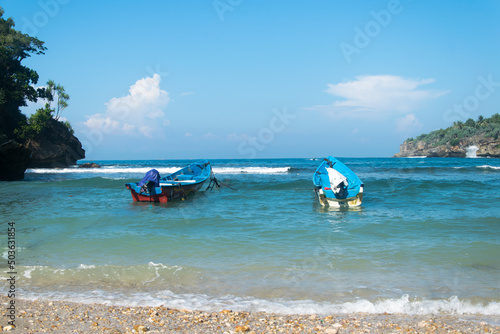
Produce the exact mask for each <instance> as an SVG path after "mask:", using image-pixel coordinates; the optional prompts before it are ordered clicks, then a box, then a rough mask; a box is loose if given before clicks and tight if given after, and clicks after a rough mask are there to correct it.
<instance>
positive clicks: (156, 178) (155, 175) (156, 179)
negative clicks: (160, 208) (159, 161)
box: [137, 169, 160, 187]
mask: <svg viewBox="0 0 500 334" xmlns="http://www.w3.org/2000/svg"><path fill="white" fill-rule="evenodd" d="M149 181H151V182H153V183H154V186H155V187H159V186H160V173H159V172H158V171H157V170H156V169H151V170H150V171H148V172H147V173H146V175H145V176H144V177H143V178H142V180H141V181H140V182H139V183H138V184H137V185H138V186H139V187H142V186H143V185H146V186H147V185H148V182H149Z"/></svg>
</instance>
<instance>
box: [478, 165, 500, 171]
mask: <svg viewBox="0 0 500 334" xmlns="http://www.w3.org/2000/svg"><path fill="white" fill-rule="evenodd" d="M477 168H480V169H488V170H495V171H500V167H499V166H490V165H482V166H477Z"/></svg>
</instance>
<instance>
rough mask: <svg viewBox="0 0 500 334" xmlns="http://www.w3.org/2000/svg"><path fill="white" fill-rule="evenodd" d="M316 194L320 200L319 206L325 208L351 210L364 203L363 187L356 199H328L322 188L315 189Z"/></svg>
mask: <svg viewBox="0 0 500 334" xmlns="http://www.w3.org/2000/svg"><path fill="white" fill-rule="evenodd" d="M314 192H315V193H316V196H317V198H318V201H319V204H321V205H322V206H324V207H330V208H349V207H356V206H360V205H361V203H362V202H363V187H361V189H360V191H359V192H358V194H357V195H356V196H354V197H349V198H344V199H338V198H331V197H327V196H326V195H325V193H324V191H323V189H322V188H315V189H314Z"/></svg>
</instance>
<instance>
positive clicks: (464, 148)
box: [394, 134, 500, 158]
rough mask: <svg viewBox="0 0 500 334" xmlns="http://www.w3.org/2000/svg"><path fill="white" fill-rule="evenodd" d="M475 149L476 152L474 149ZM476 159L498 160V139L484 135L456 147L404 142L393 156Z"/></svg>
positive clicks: (464, 141) (499, 142) (462, 142)
mask: <svg viewBox="0 0 500 334" xmlns="http://www.w3.org/2000/svg"><path fill="white" fill-rule="evenodd" d="M474 146H475V147H477V150H476V149H475V147H474ZM473 151H476V152H475V155H476V156H477V157H492V158H500V138H499V139H494V138H493V137H485V136H484V134H480V135H476V136H472V137H469V138H464V139H462V140H461V141H460V143H459V144H458V145H455V146H451V145H449V144H446V145H435V144H433V143H432V142H425V141H419V140H412V141H405V142H404V143H403V144H401V145H400V146H399V153H396V154H395V155H394V157H395V158H404V157H416V156H426V157H430V158H431V157H440V158H448V157H456V158H465V157H466V156H467V154H468V153H469V154H473Z"/></svg>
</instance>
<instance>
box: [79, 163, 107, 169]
mask: <svg viewBox="0 0 500 334" xmlns="http://www.w3.org/2000/svg"><path fill="white" fill-rule="evenodd" d="M78 167H79V168H101V166H99V165H98V164H96V163H95V162H86V163H84V164H81V165H79V166H78Z"/></svg>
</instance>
